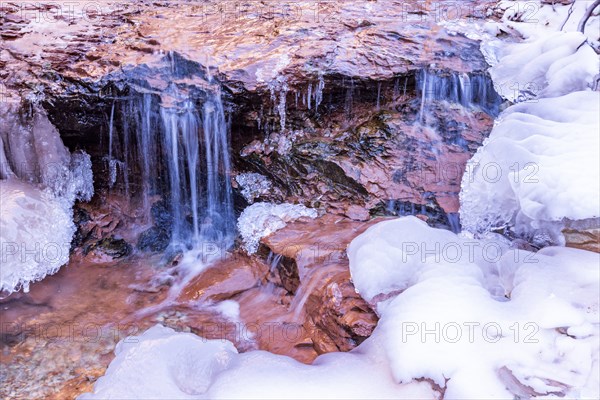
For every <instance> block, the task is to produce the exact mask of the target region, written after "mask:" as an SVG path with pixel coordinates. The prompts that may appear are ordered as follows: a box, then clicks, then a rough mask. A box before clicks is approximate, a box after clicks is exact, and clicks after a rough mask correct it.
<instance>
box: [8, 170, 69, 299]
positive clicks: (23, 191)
mask: <svg viewBox="0 0 600 400" xmlns="http://www.w3.org/2000/svg"><path fill="white" fill-rule="evenodd" d="M0 211H1V215H0V246H1V249H2V260H1V262H2V268H0V291H3V292H7V293H12V292H14V291H16V290H19V289H21V288H22V289H23V290H24V291H25V292H27V291H29V284H30V283H31V282H35V281H39V280H41V279H43V278H44V277H45V276H46V275H52V274H54V273H56V272H57V271H58V269H59V268H60V267H61V266H62V265H63V264H65V263H66V262H67V261H68V260H69V249H70V246H71V238H72V237H73V234H74V233H75V226H74V224H73V222H72V211H71V206H70V204H68V203H66V202H64V201H61V200H60V199H57V198H56V197H55V196H54V195H52V194H51V193H50V192H49V191H44V190H41V189H39V188H37V187H35V186H33V185H30V184H27V183H24V182H21V181H19V180H16V179H10V180H0Z"/></svg>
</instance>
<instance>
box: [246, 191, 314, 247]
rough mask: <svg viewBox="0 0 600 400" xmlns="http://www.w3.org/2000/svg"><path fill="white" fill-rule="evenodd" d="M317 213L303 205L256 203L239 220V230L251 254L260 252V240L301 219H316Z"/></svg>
mask: <svg viewBox="0 0 600 400" xmlns="http://www.w3.org/2000/svg"><path fill="white" fill-rule="evenodd" d="M317 215H318V214H317V211H316V210H314V209H312V208H308V207H305V206H303V205H301V204H287V203H284V204H271V203H255V204H252V205H251V206H249V207H247V208H246V209H245V210H244V211H243V212H242V214H241V215H240V218H239V219H238V229H239V231H240V234H241V235H242V239H243V241H244V248H245V249H246V251H247V252H248V253H249V254H252V253H255V252H256V250H258V244H259V242H260V239H261V238H263V237H265V236H268V235H270V234H271V233H273V232H275V231H277V230H279V229H281V228H283V227H285V226H286V225H287V223H288V222H292V221H295V220H297V219H298V218H301V217H309V218H316V217H317Z"/></svg>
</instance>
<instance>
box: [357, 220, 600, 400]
mask: <svg viewBox="0 0 600 400" xmlns="http://www.w3.org/2000/svg"><path fill="white" fill-rule="evenodd" d="M466 243H468V242H467V241H466V239H464V238H461V237H459V236H456V235H454V234H453V233H450V232H447V231H441V230H435V229H432V228H429V227H428V226H427V225H426V224H425V223H424V222H422V221H420V220H418V219H417V218H414V217H408V218H402V219H398V220H394V221H388V222H382V223H380V224H377V225H375V226H373V227H371V228H370V229H369V230H367V231H366V232H365V233H364V234H363V235H361V236H360V237H358V238H357V239H355V241H353V242H352V243H351V245H350V247H349V252H348V253H349V258H350V268H351V272H352V278H353V281H354V283H355V285H356V287H357V289H358V290H359V292H360V293H361V294H362V295H363V296H365V297H366V298H370V299H372V298H373V297H375V296H376V295H378V294H387V293H390V292H391V291H392V290H402V292H401V293H400V294H398V295H396V296H395V297H391V298H390V299H388V300H386V301H385V302H382V303H379V305H378V312H379V313H380V315H381V320H380V322H379V325H378V326H377V329H376V330H375V332H374V334H373V339H375V340H379V341H381V342H382V343H383V346H384V348H385V354H386V355H387V359H388V362H389V363H390V365H391V368H392V371H393V375H394V378H395V380H396V381H398V382H410V381H411V380H412V379H418V378H421V377H425V378H429V379H432V380H433V381H435V382H436V383H437V384H438V385H440V386H441V387H446V392H445V398H460V399H467V398H486V399H488V398H514V397H515V396H519V397H521V398H524V397H530V396H532V395H535V394H536V393H537V394H538V395H539V394H544V395H546V394H551V393H556V394H561V395H566V397H568V398H598V395H599V392H598V390H599V387H600V385H599V382H598V379H599V374H598V372H599V370H598V354H599V351H600V348H599V346H600V341H599V340H600V337H599V326H600V320H599V314H598V301H599V300H598V299H599V295H600V293H599V290H600V288H599V284H600V271H599V270H598V261H599V255H598V254H595V253H591V252H586V251H581V250H575V249H567V248H557V247H553V248H552V247H551V248H546V249H544V250H542V251H540V252H538V253H530V252H526V251H522V250H511V249H507V248H505V247H504V246H503V245H502V244H497V245H495V246H493V247H495V248H496V249H502V254H501V255H500V256H497V255H492V254H491V253H489V251H488V250H489V249H490V248H491V247H492V246H490V245H489V244H490V242H488V243H487V245H488V250H485V248H486V247H485V246H486V243H485V242H482V241H471V242H470V243H471V244H470V245H468V246H467V245H466ZM448 249H452V251H450V250H448ZM456 249H462V251H460V252H457V251H456ZM469 249H473V251H469ZM486 253H487V254H486ZM383 254H385V256H384V255H383ZM496 260H497V261H496ZM493 282H495V285H498V286H500V287H501V288H502V290H503V292H504V293H505V296H506V297H505V298H504V299H502V297H504V296H498V295H494V293H491V292H490V289H493V286H494V285H493V284H490V283H493ZM502 300H504V301H502ZM575 332H578V333H580V334H578V335H576V334H572V333H575Z"/></svg>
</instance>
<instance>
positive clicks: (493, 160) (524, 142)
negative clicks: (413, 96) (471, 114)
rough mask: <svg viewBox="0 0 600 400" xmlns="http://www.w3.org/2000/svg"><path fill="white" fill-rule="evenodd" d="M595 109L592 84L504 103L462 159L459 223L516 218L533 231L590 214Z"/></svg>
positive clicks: (596, 154) (594, 200)
mask: <svg viewBox="0 0 600 400" xmlns="http://www.w3.org/2000/svg"><path fill="white" fill-rule="evenodd" d="M598 115H600V103H599V101H598V93H597V92H592V91H585V92H575V93H571V94H568V95H565V96H562V97H557V98H548V99H540V100H539V101H537V102H527V103H521V104H517V105H515V106H512V107H509V108H508V109H507V110H506V111H505V113H504V114H503V115H502V117H501V121H500V123H499V124H498V125H496V127H495V128H494V129H493V130H492V133H491V135H490V137H489V139H488V140H487V141H486V142H485V144H484V145H483V146H482V147H481V148H480V149H479V150H478V151H477V153H476V154H475V155H474V156H473V158H472V159H471V160H470V161H469V163H468V165H467V171H466V173H465V175H464V176H463V181H462V190H461V193H460V203H461V208H460V213H461V222H462V226H463V229H465V230H467V231H470V232H485V231H487V230H490V229H493V228H498V227H503V226H516V227H517V231H519V233H521V234H527V233H529V234H534V233H535V232H536V231H537V230H538V229H546V230H550V231H551V228H550V227H549V224H550V223H553V222H559V221H561V220H562V219H563V218H569V219H572V220H578V219H586V218H592V217H598V216H599V215H598V212H599V210H600V199H599V198H598V193H600V183H599V182H600V172H599V171H600V165H599V160H600V140H599V135H598V132H600V121H599V118H598ZM554 241H555V242H556V241H560V240H559V239H558V238H554Z"/></svg>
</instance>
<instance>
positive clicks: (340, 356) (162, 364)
mask: <svg viewBox="0 0 600 400" xmlns="http://www.w3.org/2000/svg"><path fill="white" fill-rule="evenodd" d="M373 347H375V346H373ZM115 353H116V355H117V357H116V358H115V360H114V361H113V362H112V363H111V364H110V366H109V367H108V369H107V371H106V375H105V376H104V377H102V378H100V379H99V380H98V382H97V383H96V384H95V385H94V392H93V393H88V394H84V395H81V396H79V397H78V399H79V400H93V399H108V398H118V399H123V400H125V399H299V398H302V399H309V398H313V399H328V398H329V399H339V398H346V399H364V398H370V397H376V398H380V399H385V398H387V399H397V398H411V399H426V398H430V399H433V398H434V392H433V390H432V389H431V386H430V385H429V384H428V383H425V382H415V383H411V384H407V385H398V384H396V383H395V382H393V381H392V380H390V379H389V376H390V372H389V369H388V368H387V366H386V365H385V364H381V363H378V362H377V361H376V359H375V358H374V357H373V356H372V355H371V356H368V355H365V354H360V353H357V354H354V353H334V354H327V355H323V356H321V357H319V358H318V359H317V360H316V361H315V363H314V364H313V365H310V366H309V365H305V364H302V363H300V362H298V361H295V360H293V359H291V358H289V357H285V356H279V355H275V354H271V353H268V352H265V351H251V352H248V353H244V354H237V351H236V350H235V348H234V347H233V345H232V344H231V343H230V342H229V341H224V340H218V341H217V340H206V339H202V338H200V337H198V336H195V335H193V334H189V333H176V332H175V331H173V330H172V329H170V328H165V327H162V326H160V325H157V326H155V327H153V328H151V329H149V330H148V331H146V332H145V333H144V334H143V335H141V336H138V337H129V338H126V339H124V340H123V341H121V342H120V343H119V345H118V346H117V350H116V351H115ZM379 357H383V355H382V354H380V355H379Z"/></svg>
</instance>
